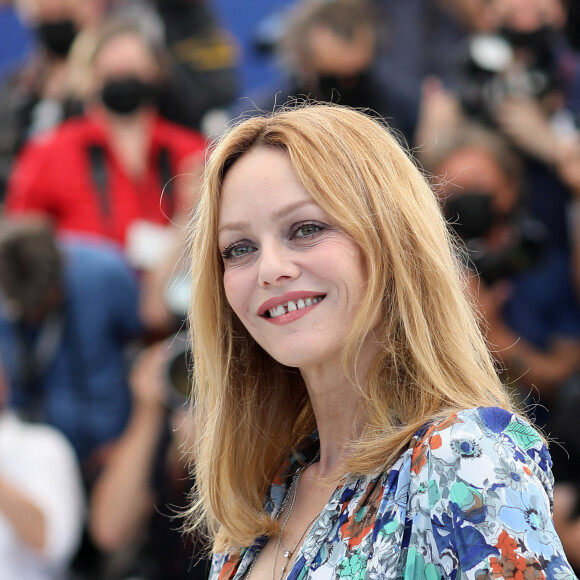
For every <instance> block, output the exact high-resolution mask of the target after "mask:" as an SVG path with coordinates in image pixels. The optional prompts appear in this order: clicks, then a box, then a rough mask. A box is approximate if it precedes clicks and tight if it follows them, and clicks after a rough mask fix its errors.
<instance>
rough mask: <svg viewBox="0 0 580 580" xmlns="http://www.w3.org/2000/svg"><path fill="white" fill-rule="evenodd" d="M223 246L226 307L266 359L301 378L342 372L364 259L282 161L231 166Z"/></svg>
mask: <svg viewBox="0 0 580 580" xmlns="http://www.w3.org/2000/svg"><path fill="white" fill-rule="evenodd" d="M218 243H219V250H220V252H221V254H222V257H223V263H224V288H225V292H226V296H227V299H228V302H229V304H230V306H231V307H232V309H233V311H234V312H235V313H236V315H237V316H238V318H239V319H240V320H241V322H242V323H243V324H244V326H245V327H246V329H247V330H248V332H249V333H250V334H251V335H252V336H253V338H254V339H255V340H256V342H258V344H260V346H261V347H262V348H264V350H266V351H267V352H268V353H269V354H270V355H271V356H272V357H273V358H274V359H276V360H277V361H279V362H280V363H282V364H284V365H287V366H291V367H298V368H300V369H301V370H303V371H304V370H306V369H309V368H314V367H321V368H324V365H337V364H340V355H341V353H342V349H343V347H344V344H345V339H346V337H347V335H348V332H349V330H350V329H351V327H352V321H353V319H354V317H355V315H356V313H357V311H358V308H359V305H360V303H361V301H362V297H363V293H364V288H365V283H366V273H365V268H364V265H363V259H362V255H361V252H360V250H359V248H358V246H357V245H356V244H355V243H354V242H353V241H352V239H351V238H350V237H349V236H348V235H347V234H346V233H345V232H344V231H343V230H341V229H340V228H339V227H338V226H337V225H336V224H335V223H334V222H333V220H332V218H330V216H329V215H327V214H326V213H325V212H324V211H323V210H322V209H321V208H320V206H319V205H318V204H316V202H315V201H314V200H313V198H312V197H311V195H310V194H309V193H308V191H306V189H305V188H304V186H303V185H302V184H301V182H300V180H299V178H298V176H297V175H296V173H295V171H294V169H293V167H292V165H291V163H290V159H289V157H288V156H287V155H286V154H285V153H284V152H282V151H281V150H277V149H271V148H270V149H268V148H261V149H260V148H258V149H253V150H251V151H250V152H248V153H246V154H244V155H243V156H242V157H241V158H240V159H239V160H238V161H236V162H235V163H234V165H233V166H232V167H231V169H230V170H229V172H228V173H227V175H226V177H225V180H224V184H223V188H222V195H221V206H220V216H219V237H218Z"/></svg>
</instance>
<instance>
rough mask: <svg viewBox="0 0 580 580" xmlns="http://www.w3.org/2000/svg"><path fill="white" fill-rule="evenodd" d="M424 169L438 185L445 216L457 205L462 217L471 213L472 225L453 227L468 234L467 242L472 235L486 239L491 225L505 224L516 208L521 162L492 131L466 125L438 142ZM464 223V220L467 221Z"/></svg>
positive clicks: (507, 145) (464, 217)
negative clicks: (432, 176) (460, 209)
mask: <svg viewBox="0 0 580 580" xmlns="http://www.w3.org/2000/svg"><path fill="white" fill-rule="evenodd" d="M426 165H427V168H428V169H429V171H430V172H431V173H432V174H433V175H435V176H436V178H437V179H438V180H439V185H438V189H437V191H438V194H439V196H440V199H441V201H442V203H443V204H444V206H445V207H446V208H447V211H446V213H447V214H449V208H456V207H457V206H458V205H459V206H461V208H463V210H464V212H467V211H469V210H470V209H471V208H472V212H471V211H469V213H470V216H471V215H472V218H473V223H470V224H467V223H463V224H461V223H458V224H457V226H458V229H459V230H461V228H462V227H463V228H467V229H469V230H470V231H468V232H466V237H475V231H477V232H478V233H483V234H485V233H487V232H486V231H485V230H487V231H490V229H491V228H493V226H494V225H499V224H502V223H505V222H506V221H508V220H509V219H510V218H511V216H512V214H513V212H514V210H515V209H516V206H517V205H518V201H519V195H520V187H521V185H520V182H521V167H520V161H519V158H518V157H517V155H516V154H515V153H514V152H513V151H512V149H511V148H510V146H509V144H508V143H507V142H506V141H505V140H504V139H503V138H502V137H500V136H499V135H497V134H496V133H494V132H492V131H489V130H486V129H484V128H482V127H479V126H475V125H464V126H462V127H460V128H459V129H458V130H456V131H452V132H450V133H449V134H448V135H446V136H445V135H444V136H442V137H441V139H440V140H439V141H438V143H437V145H436V147H435V149H434V151H432V152H430V155H429V159H428V161H427V162H426ZM449 217H451V216H449ZM462 218H463V219H464V220H466V219H467V217H466V215H463V216H462ZM459 221H461V220H459Z"/></svg>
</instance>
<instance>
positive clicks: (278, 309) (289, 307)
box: [268, 296, 324, 318]
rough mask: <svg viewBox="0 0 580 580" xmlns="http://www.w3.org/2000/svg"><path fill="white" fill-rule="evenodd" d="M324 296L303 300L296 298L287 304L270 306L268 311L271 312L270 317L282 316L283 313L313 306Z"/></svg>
mask: <svg viewBox="0 0 580 580" xmlns="http://www.w3.org/2000/svg"><path fill="white" fill-rule="evenodd" d="M323 298H324V297H323V296H315V297H313V298H306V299H305V300H302V298H299V299H298V300H296V302H294V300H289V301H288V302H287V303H286V304H280V305H279V306H274V308H270V310H268V313H269V314H270V318H277V317H278V316H282V314H286V313H287V312H293V311H294V310H302V309H303V308H306V307H307V306H312V305H313V304H316V303H317V302H320V301H321V300H322V299H323Z"/></svg>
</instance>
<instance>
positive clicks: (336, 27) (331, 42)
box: [280, 0, 377, 105]
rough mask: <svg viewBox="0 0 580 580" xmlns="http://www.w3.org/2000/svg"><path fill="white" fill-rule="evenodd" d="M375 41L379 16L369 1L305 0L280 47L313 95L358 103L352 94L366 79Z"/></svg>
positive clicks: (292, 18)
mask: <svg viewBox="0 0 580 580" xmlns="http://www.w3.org/2000/svg"><path fill="white" fill-rule="evenodd" d="M376 44H377V29H376V19H375V17H374V11H373V10H372V7H371V6H370V4H368V3H367V2H365V1H361V0H336V1H334V2H327V1H325V0H303V1H302V2H299V3H298V5H297V6H296V8H295V11H294V13H293V15H292V16H291V18H290V21H289V24H288V26H287V29H286V32H285V34H284V37H283V38H282V40H281V43H280V52H281V57H282V59H283V60H284V61H285V63H286V65H287V66H288V67H289V68H290V70H291V71H292V72H293V74H294V75H295V76H296V77H297V78H298V80H299V82H300V83H301V84H302V86H303V88H304V89H305V90H307V91H311V93H312V94H311V96H312V97H314V98H317V99H319V100H324V101H331V100H334V101H336V100H338V99H339V100H340V103H341V104H346V105H357V104H358V103H352V102H349V97H350V96H351V95H354V93H356V91H357V89H359V88H360V86H359V85H361V84H363V83H364V81H365V75H367V73H368V70H369V68H370V66H371V64H372V62H373V59H374V56H375V49H376ZM333 91H335V92H336V94H333Z"/></svg>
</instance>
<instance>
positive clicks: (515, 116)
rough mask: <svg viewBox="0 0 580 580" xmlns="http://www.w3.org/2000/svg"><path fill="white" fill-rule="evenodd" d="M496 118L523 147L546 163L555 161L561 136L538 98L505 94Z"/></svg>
mask: <svg viewBox="0 0 580 580" xmlns="http://www.w3.org/2000/svg"><path fill="white" fill-rule="evenodd" d="M495 120H496V122H497V124H498V126H499V128H500V129H501V131H502V133H504V134H505V135H506V136H507V137H509V138H510V139H511V140H512V142H513V143H514V144H515V145H517V146H518V147H519V148H520V149H522V150H523V151H525V152H526V153H528V154H529V155H531V156H532V157H535V158H537V159H539V160H541V161H544V162H545V163H548V164H552V163H554V162H555V160H556V157H555V156H556V151H557V150H558V139H557V137H556V134H555V133H554V131H553V130H552V127H551V125H550V121H549V119H548V116H547V115H546V113H545V112H544V110H543V109H542V107H541V105H540V103H539V102H538V101H537V100H536V99H533V98H531V97H528V96H524V95H520V96H510V97H507V98H505V99H504V100H503V101H502V102H501V103H500V104H499V105H498V107H497V109H496V111H495Z"/></svg>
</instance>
